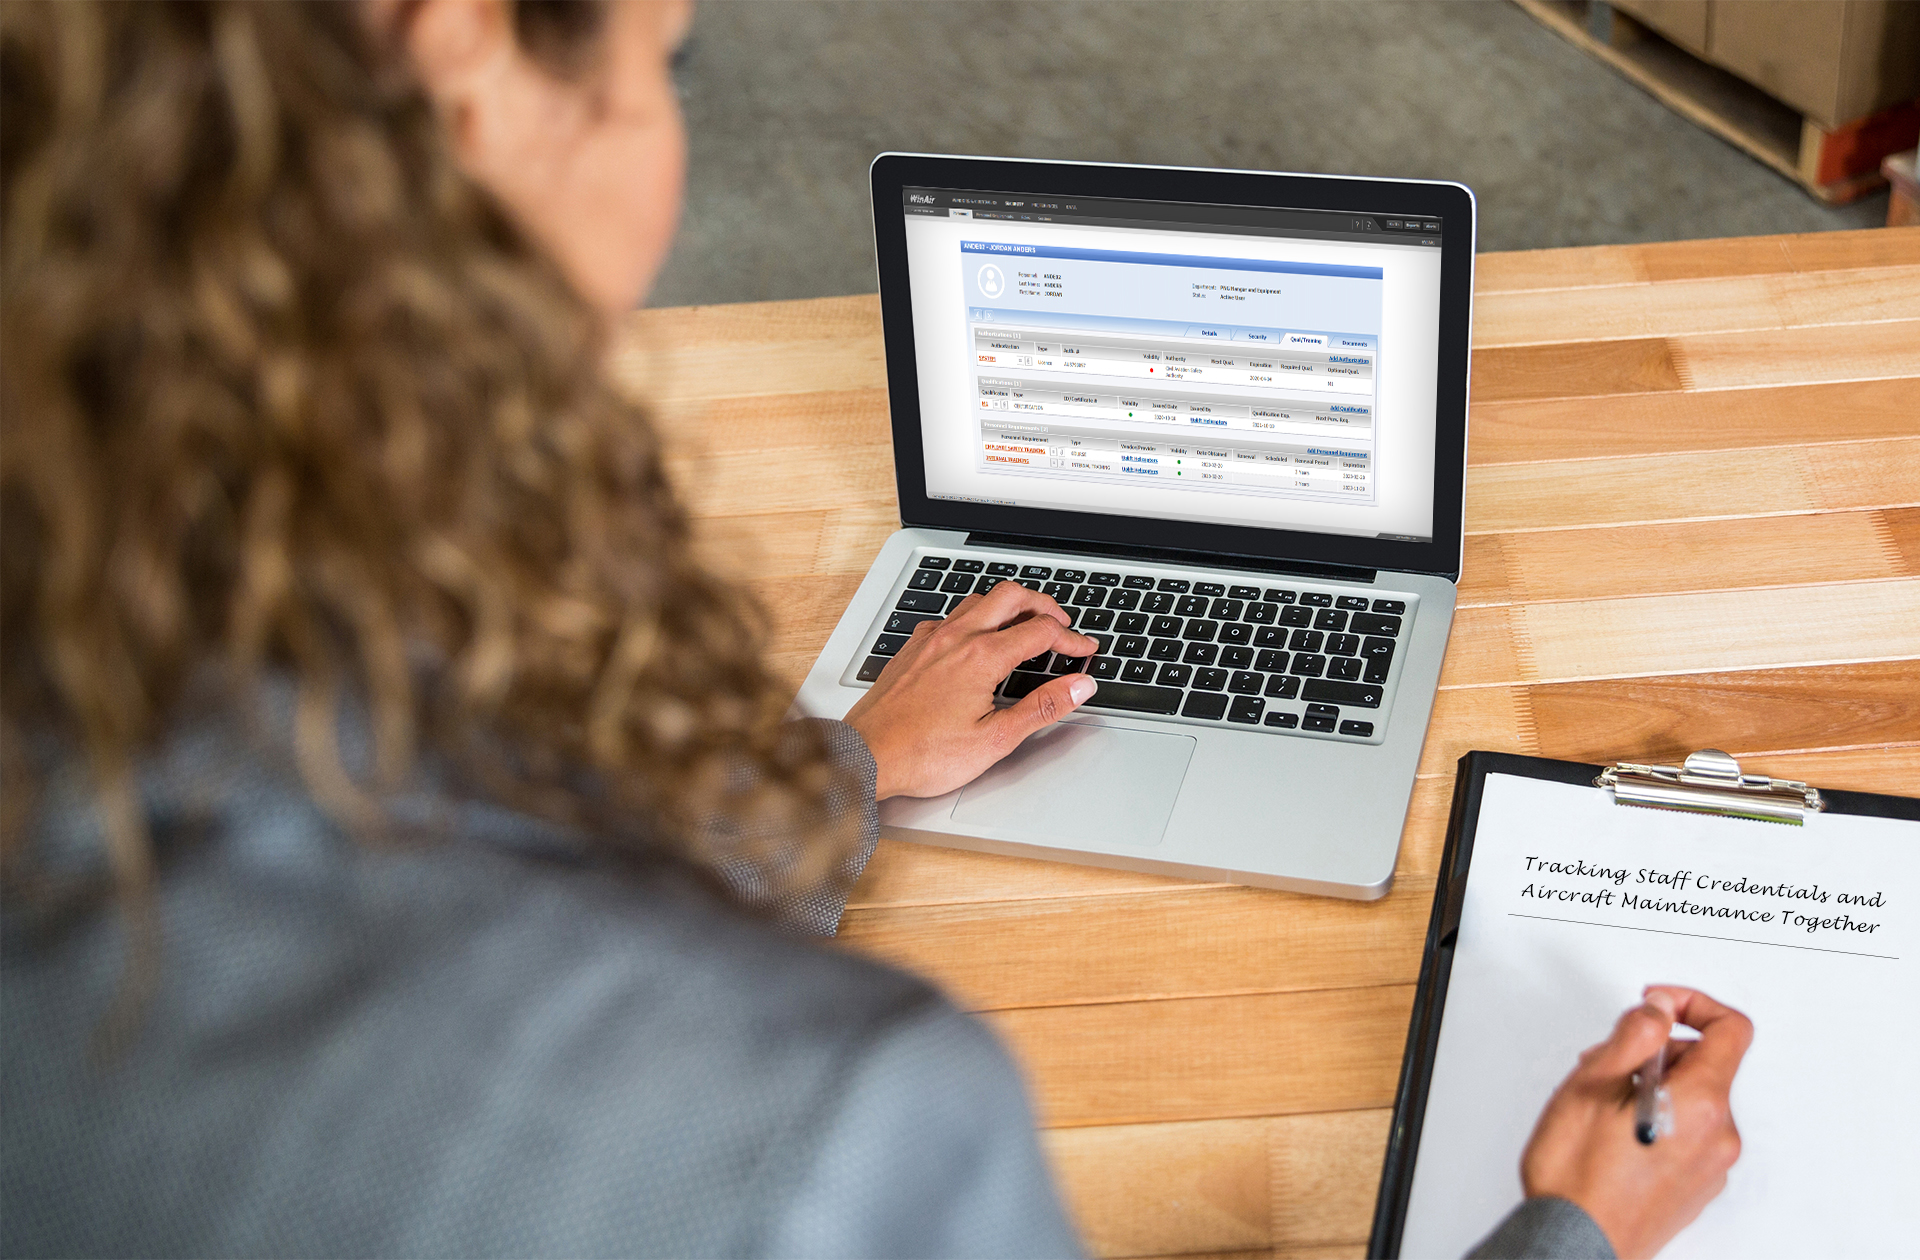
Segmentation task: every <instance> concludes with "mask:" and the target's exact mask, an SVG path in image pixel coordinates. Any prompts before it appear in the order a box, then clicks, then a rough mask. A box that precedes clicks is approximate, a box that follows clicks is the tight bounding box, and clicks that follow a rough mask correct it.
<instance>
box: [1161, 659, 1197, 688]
mask: <svg viewBox="0 0 1920 1260" xmlns="http://www.w3.org/2000/svg"><path fill="white" fill-rule="evenodd" d="M1192 677H1193V666H1191V665H1179V664H1174V665H1162V666H1161V667H1160V685H1161V686H1162V687H1184V686H1186V685H1187V680H1188V679H1190V678H1192Z"/></svg>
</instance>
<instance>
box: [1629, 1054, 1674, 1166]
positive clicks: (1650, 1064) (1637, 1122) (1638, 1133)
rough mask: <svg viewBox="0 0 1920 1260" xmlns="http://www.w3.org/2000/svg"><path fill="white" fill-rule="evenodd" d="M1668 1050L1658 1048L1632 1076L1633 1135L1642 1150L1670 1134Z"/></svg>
mask: <svg viewBox="0 0 1920 1260" xmlns="http://www.w3.org/2000/svg"><path fill="white" fill-rule="evenodd" d="M1666 1077H1667V1047H1666V1045H1665V1044H1664V1043H1662V1044H1661V1046H1660V1048H1659V1049H1658V1050H1655V1051H1654V1052H1653V1057H1651V1058H1649V1059H1648V1060H1647V1061H1646V1062H1645V1063H1642V1064H1641V1065H1640V1070H1639V1072H1637V1073H1635V1075H1634V1090H1633V1135H1634V1136H1635V1137H1637V1138H1639V1139H1640V1144H1641V1145H1642V1146H1652V1145H1653V1140H1654V1139H1655V1138H1659V1137H1666V1136H1667V1135H1669V1134H1671V1133H1672V1132H1673V1100H1672V1098H1670V1097H1669V1096H1668V1094H1667V1080H1666Z"/></svg>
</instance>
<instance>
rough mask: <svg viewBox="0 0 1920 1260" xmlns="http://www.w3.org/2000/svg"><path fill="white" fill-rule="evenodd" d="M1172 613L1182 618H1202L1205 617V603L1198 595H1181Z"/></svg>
mask: <svg viewBox="0 0 1920 1260" xmlns="http://www.w3.org/2000/svg"><path fill="white" fill-rule="evenodd" d="M1173 611H1174V612H1176V613H1178V614H1180V615H1181V616H1182V617H1204V616H1206V615H1207V601H1206V599H1205V598H1203V597H1202V596H1199V595H1182V596H1181V597H1180V602H1179V603H1178V604H1176V605H1175V606H1174V609H1173Z"/></svg>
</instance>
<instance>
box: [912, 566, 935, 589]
mask: <svg viewBox="0 0 1920 1260" xmlns="http://www.w3.org/2000/svg"><path fill="white" fill-rule="evenodd" d="M939 587H940V570H938V569H915V570H914V571H913V576H912V577H910V578H908V579H907V589H908V590H910V591H932V590H938V589H939Z"/></svg>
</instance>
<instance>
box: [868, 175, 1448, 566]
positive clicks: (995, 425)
mask: <svg viewBox="0 0 1920 1260" xmlns="http://www.w3.org/2000/svg"><path fill="white" fill-rule="evenodd" d="M903 208H904V213H905V214H906V229H907V258H908V275H909V280H910V283H911V287H912V293H913V322H914V340H915V353H916V359H917V362H918V366H919V375H920V406H921V423H922V426H923V435H922V436H923V441H924V445H925V454H926V477H927V493H928V494H929V496H931V497H933V498H936V499H949V500H960V501H965V502H973V503H997V504H1007V505H1011V506H1019V507H1034V508H1054V509H1064V510H1069V511H1082V512H1101V513H1109V514H1119V515H1127V516H1151V517H1162V518H1166V519H1174V520H1190V521H1204V522H1212V523H1221V524H1232V525H1258V526H1267V527H1273V528H1285V529H1305V530H1314V531H1319V532H1326V533H1343V534H1357V535H1364V536H1367V537H1385V538H1396V539H1407V540H1415V541H1427V540H1428V539H1430V538H1431V537H1432V535H1433V460H1434V437H1435V426H1434V418H1435V416H1434V412H1435V381H1436V369H1437V360H1438V348H1439V313H1440V255H1441V250H1440V242H1441V238H1442V232H1443V230H1444V227H1445V225H1444V224H1443V223H1442V222H1441V221H1440V220H1439V219H1435V218H1429V217H1412V216H1402V215H1380V214H1374V213H1366V214H1361V213H1336V212H1327V211H1307V210H1274V209H1268V208H1260V207H1234V206H1207V205H1194V204H1185V203H1167V202H1147V201H1117V200H1109V199H1094V198H1061V197H1036V196H1032V195H1026V194H1021V193H1007V192H978V191H968V190H955V189H928V188H909V189H907V190H905V194H904V207H903Z"/></svg>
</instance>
